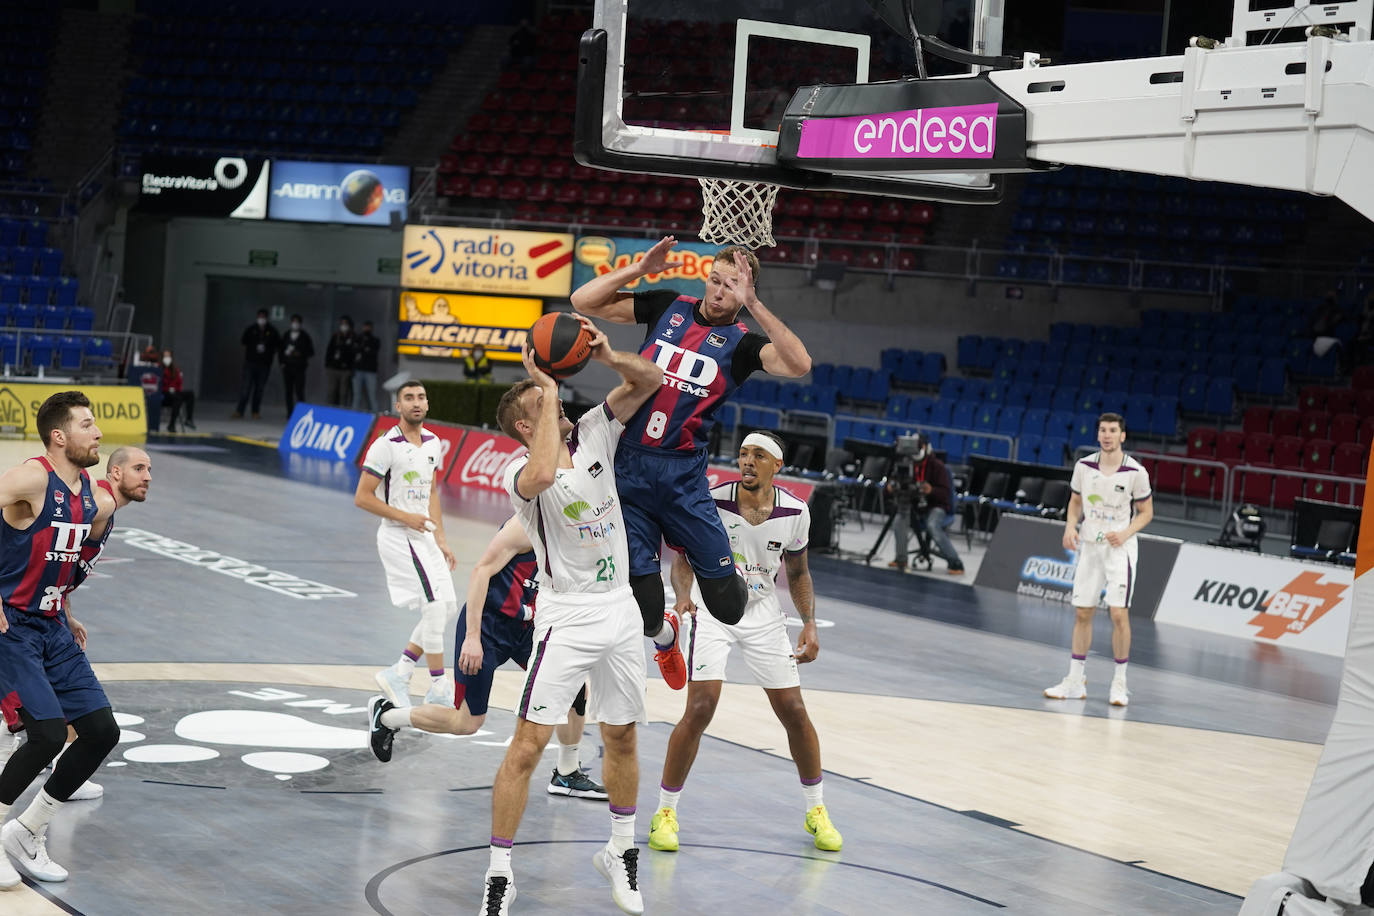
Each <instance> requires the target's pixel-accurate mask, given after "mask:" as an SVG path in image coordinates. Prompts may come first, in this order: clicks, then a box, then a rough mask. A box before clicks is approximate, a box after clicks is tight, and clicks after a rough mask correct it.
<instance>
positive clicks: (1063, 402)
mask: <svg viewBox="0 0 1374 916" xmlns="http://www.w3.org/2000/svg"><path fill="white" fill-rule="evenodd" d="M1077 409H1078V387H1077V386H1076V385H1072V386H1071V385H1061V387H1059V388H1057V389H1055V392H1054V397H1053V398H1051V399H1050V410H1062V411H1067V412H1068V413H1070V414H1072V413H1073V412H1074V411H1076V410H1077Z"/></svg>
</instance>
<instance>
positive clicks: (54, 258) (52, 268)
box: [37, 248, 62, 277]
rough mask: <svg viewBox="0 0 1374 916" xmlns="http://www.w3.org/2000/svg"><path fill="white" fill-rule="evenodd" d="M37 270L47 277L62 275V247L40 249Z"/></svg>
mask: <svg viewBox="0 0 1374 916" xmlns="http://www.w3.org/2000/svg"><path fill="white" fill-rule="evenodd" d="M37 272H38V273H40V274H42V275H44V276H47V277H57V276H61V274H62V250H61V249H60V248H42V249H39V252H38V271H37Z"/></svg>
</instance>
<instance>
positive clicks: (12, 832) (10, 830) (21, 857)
mask: <svg viewBox="0 0 1374 916" xmlns="http://www.w3.org/2000/svg"><path fill="white" fill-rule="evenodd" d="M0 846H3V847H4V848H5V852H7V853H9V854H10V856H11V857H12V858H13V859H14V864H16V865H18V866H19V868H20V870H21V871H23V872H24V874H26V875H28V876H29V877H30V878H34V879H36V880H38V881H66V880H67V870H66V869H65V868H63V867H62V866H61V865H58V864H57V863H56V862H54V861H53V860H52V859H50V858H48V828H47V827H46V826H44V827H43V828H42V829H41V830H39V831H38V832H37V833H30V832H29V828H27V827H25V826H24V825H23V824H21V823H19V820H18V818H16V819H15V820H12V821H10V822H8V823H7V824H5V826H4V827H0Z"/></svg>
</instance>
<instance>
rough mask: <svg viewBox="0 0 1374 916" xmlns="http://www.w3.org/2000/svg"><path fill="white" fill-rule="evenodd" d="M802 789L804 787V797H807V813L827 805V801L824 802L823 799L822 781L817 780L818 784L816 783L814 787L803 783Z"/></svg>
mask: <svg viewBox="0 0 1374 916" xmlns="http://www.w3.org/2000/svg"><path fill="white" fill-rule="evenodd" d="M801 787H802V795H804V796H806V810H807V811H810V810H811V809H812V808H814V807H816V806H817V805H823V804H825V801H824V800H823V798H822V796H821V781H820V780H819V779H818V780H816V782H815V784H814V785H808V784H807V783H805V782H803V783H802V784H801Z"/></svg>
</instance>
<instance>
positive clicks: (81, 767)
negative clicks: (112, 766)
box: [43, 706, 119, 801]
mask: <svg viewBox="0 0 1374 916" xmlns="http://www.w3.org/2000/svg"><path fill="white" fill-rule="evenodd" d="M72 728H73V729H74V730H75V731H76V740H75V741H73V742H72V746H71V747H69V748H67V752H66V753H65V754H63V755H62V758H61V759H60V760H59V761H58V762H57V766H56V767H54V768H53V772H52V776H50V777H49V778H48V781H47V782H46V783H44V784H43V789H44V790H45V791H46V792H47V793H48V794H49V795H51V796H52V797H53V798H55V799H57V800H58V801H66V800H67V799H69V798H71V797H72V793H73V792H75V791H76V790H77V789H78V788H80V786H81V784H82V783H83V782H85V781H86V780H88V779H90V778H91V777H92V776H94V775H95V771H96V770H98V769H100V765H101V764H102V763H104V762H105V758H106V757H108V756H109V754H110V751H112V750H114V748H115V745H116V744H118V743H119V726H118V725H116V724H115V720H114V713H113V712H111V711H110V707H108V706H106V707H105V708H104V709H97V710H96V711H95V712H89V713H86V715H84V716H82V717H81V718H79V719H77V720H75V721H74V722H72ZM66 732H67V729H66V726H65V725H63V727H62V735H63V737H64V738H65V737H66Z"/></svg>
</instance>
